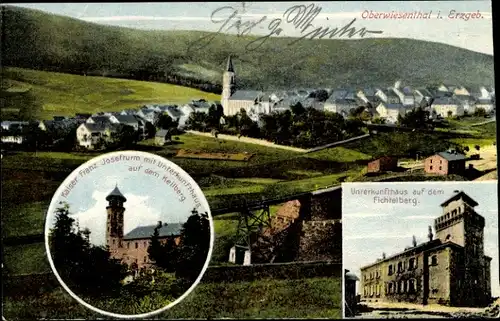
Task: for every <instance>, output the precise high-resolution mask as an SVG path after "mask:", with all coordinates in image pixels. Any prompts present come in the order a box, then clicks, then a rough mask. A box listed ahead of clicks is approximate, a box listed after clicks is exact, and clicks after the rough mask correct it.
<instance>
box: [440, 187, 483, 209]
mask: <svg viewBox="0 0 500 321" xmlns="http://www.w3.org/2000/svg"><path fill="white" fill-rule="evenodd" d="M460 198H462V199H463V200H464V201H465V202H466V203H467V204H469V205H470V206H472V207H474V206H478V205H479V204H478V203H477V202H476V201H475V200H473V199H472V198H471V197H470V196H469V195H467V194H465V193H464V192H463V191H459V192H458V193H455V195H453V196H452V197H450V198H449V199H447V200H446V201H444V202H443V203H442V204H441V206H442V207H445V206H446V205H448V204H450V203H451V202H453V201H456V200H458V199H460Z"/></svg>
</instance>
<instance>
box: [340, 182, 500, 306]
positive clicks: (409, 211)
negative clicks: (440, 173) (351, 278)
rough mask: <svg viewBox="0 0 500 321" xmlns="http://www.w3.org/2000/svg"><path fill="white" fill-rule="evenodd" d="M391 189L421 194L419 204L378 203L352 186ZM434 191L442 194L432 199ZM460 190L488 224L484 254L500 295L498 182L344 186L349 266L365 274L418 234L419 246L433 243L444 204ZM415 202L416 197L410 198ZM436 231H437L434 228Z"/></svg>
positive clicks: (345, 248) (346, 265)
mask: <svg viewBox="0 0 500 321" xmlns="http://www.w3.org/2000/svg"><path fill="white" fill-rule="evenodd" d="M353 187H354V188H356V189H358V188H365V189H366V188H372V189H378V188H386V187H388V188H391V189H394V190H396V189H397V190H407V191H408V192H409V193H410V194H413V190H417V191H421V189H422V188H425V191H424V194H423V196H416V197H415V198H417V200H418V201H420V203H419V204H418V205H417V206H414V205H413V204H412V203H410V204H406V205H405V204H392V205H386V204H376V203H374V199H373V198H374V197H373V196H364V195H353V194H352V193H351V192H352V191H351V188H353ZM430 190H435V191H438V190H440V191H442V192H441V193H442V194H439V195H431V196H429V195H428V193H429V191H430ZM455 190H461V191H464V192H465V193H466V194H467V195H469V196H470V197H472V199H474V200H475V201H476V202H477V203H479V205H478V206H477V207H476V208H475V210H476V212H477V213H479V214H480V215H482V216H483V217H484V218H485V221H486V227H485V229H484V251H485V255H487V256H490V257H491V258H492V261H491V276H492V281H491V289H492V295H493V296H497V297H498V296H500V279H499V257H498V256H499V253H498V238H499V236H498V200H497V181H485V182H474V183H472V182H422V183H420V182H418V183H416V182H411V183H383V184H382V183H350V184H345V185H343V188H342V192H343V195H342V206H343V207H342V228H343V263H344V268H345V269H348V270H350V271H351V272H354V273H355V274H356V275H358V277H359V276H360V275H361V272H360V267H363V266H365V265H368V264H371V263H374V262H375V261H376V259H379V258H382V253H385V254H386V257H389V256H391V255H394V254H397V253H399V252H402V251H403V250H404V248H405V247H409V246H411V245H412V237H413V235H415V237H416V239H417V243H419V244H420V243H423V242H426V241H427V240H428V237H427V235H428V226H429V225H432V226H434V219H435V218H436V217H438V216H440V215H441V214H442V210H441V207H440V204H441V203H443V202H444V201H446V200H447V199H448V198H450V197H451V196H452V195H454V191H455ZM407 197H411V198H413V197H414V196H413V195H410V196H407ZM433 233H434V235H435V231H434V228H433Z"/></svg>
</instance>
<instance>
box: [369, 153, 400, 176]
mask: <svg viewBox="0 0 500 321" xmlns="http://www.w3.org/2000/svg"><path fill="white" fill-rule="evenodd" d="M397 169H398V159H397V158H396V157H392V156H382V157H379V158H377V159H375V160H372V161H370V162H369V163H368V165H367V173H383V172H391V171H395V170H397Z"/></svg>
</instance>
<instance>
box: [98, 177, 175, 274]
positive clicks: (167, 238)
mask: <svg viewBox="0 0 500 321" xmlns="http://www.w3.org/2000/svg"><path fill="white" fill-rule="evenodd" d="M106 201H107V202H108V206H107V207H106V212H107V221H106V245H107V246H108V247H109V251H110V254H111V257H113V258H115V259H119V260H121V261H122V262H123V263H125V264H127V265H128V266H129V268H130V269H131V270H136V271H137V270H141V269H143V268H150V267H151V266H152V265H153V263H152V261H151V259H150V258H149V255H148V248H149V245H150V242H151V237H152V236H153V233H154V230H155V228H157V227H158V228H159V229H158V233H159V236H158V238H159V241H160V242H161V243H163V244H165V243H167V242H174V243H175V245H179V242H180V235H181V229H182V224H181V223H169V224H162V222H158V224H156V225H147V226H138V227H136V228H134V229H133V230H132V231H130V232H129V233H127V234H125V235H124V231H123V227H124V226H123V223H124V216H125V207H124V203H125V202H126V201H127V199H126V198H125V196H123V194H122V193H121V192H120V190H119V189H118V186H116V187H115V188H114V189H113V191H111V193H109V195H108V196H107V197H106ZM131 214H132V215H133V214H134V213H131Z"/></svg>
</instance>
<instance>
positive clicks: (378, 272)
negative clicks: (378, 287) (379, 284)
mask: <svg viewBox="0 0 500 321" xmlns="http://www.w3.org/2000/svg"><path fill="white" fill-rule="evenodd" d="M377 279H380V271H378V270H377Z"/></svg>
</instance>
